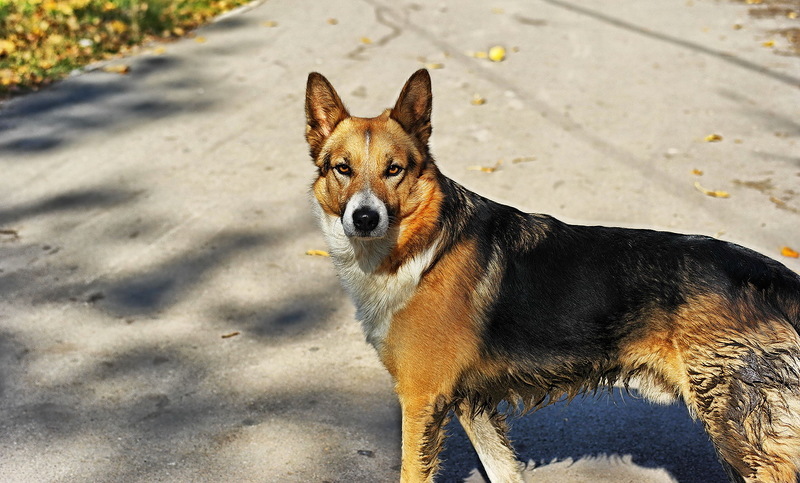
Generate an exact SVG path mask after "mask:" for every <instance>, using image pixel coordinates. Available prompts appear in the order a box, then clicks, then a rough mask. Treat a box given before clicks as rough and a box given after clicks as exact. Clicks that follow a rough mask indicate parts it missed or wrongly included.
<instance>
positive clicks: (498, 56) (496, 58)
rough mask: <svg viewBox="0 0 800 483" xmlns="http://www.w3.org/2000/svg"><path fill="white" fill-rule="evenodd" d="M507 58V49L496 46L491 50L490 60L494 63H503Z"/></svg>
mask: <svg viewBox="0 0 800 483" xmlns="http://www.w3.org/2000/svg"><path fill="white" fill-rule="evenodd" d="M505 58H506V49H505V48H504V47H502V46H500V45H495V46H494V47H492V48H491V49H489V60H491V61H492V62H502V61H503V60H505Z"/></svg>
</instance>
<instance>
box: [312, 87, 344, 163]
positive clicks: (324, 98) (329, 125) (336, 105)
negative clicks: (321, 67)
mask: <svg viewBox="0 0 800 483" xmlns="http://www.w3.org/2000/svg"><path fill="white" fill-rule="evenodd" d="M349 116H350V114H349V113H348V112H347V109H345V107H344V104H343V103H342V100H341V99H339V95H338V94H336V91H335V90H334V89H333V86H332V85H331V83H330V82H328V79H326V78H325V77H324V76H323V75H322V74H319V73H317V72H312V73H310V74H308V83H307V84H306V141H308V145H309V146H310V147H311V157H312V158H313V159H315V160H316V159H317V156H319V152H320V151H321V150H322V145H323V144H324V143H325V140H326V139H328V136H330V135H331V133H332V132H333V129H334V128H335V127H336V125H337V124H339V123H340V122H342V120H344V119H346V118H347V117H349Z"/></svg>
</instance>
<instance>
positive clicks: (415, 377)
mask: <svg viewBox="0 0 800 483" xmlns="http://www.w3.org/2000/svg"><path fill="white" fill-rule="evenodd" d="M474 250H475V248H474V246H471V245H470V244H464V245H461V246H458V247H456V248H455V249H454V250H453V251H452V252H451V253H449V254H448V255H447V256H445V257H444V258H443V259H442V260H441V261H440V262H439V263H438V264H437V265H436V267H435V268H434V269H433V270H432V271H431V272H430V273H429V274H428V275H427V276H426V277H425V278H424V279H423V281H422V282H421V284H420V290H418V291H417V293H416V295H415V296H414V298H412V299H411V301H409V303H408V305H407V306H406V307H405V309H403V310H401V311H400V312H399V313H398V314H397V315H396V316H395V318H394V320H393V321H392V326H391V329H390V330H389V335H388V337H387V338H386V343H385V346H384V349H383V351H382V353H381V359H382V361H383V363H384V365H385V366H386V368H387V369H388V370H389V372H390V373H391V374H392V376H393V377H394V379H395V381H396V391H397V394H398V396H399V398H400V401H401V406H402V409H403V429H404V431H403V437H404V439H403V461H404V463H405V462H408V463H409V464H411V465H415V466H416V463H418V462H419V458H418V455H419V453H420V452H421V451H422V448H423V444H424V442H423V440H422V438H423V437H424V436H425V431H424V426H425V425H427V424H429V423H430V421H431V418H432V417H433V414H432V413H433V406H434V405H435V403H436V401H437V399H438V398H439V397H440V396H444V397H445V398H447V399H449V398H451V397H452V394H453V390H454V388H455V384H456V382H457V381H458V377H459V375H460V374H461V373H462V372H464V370H465V369H466V368H467V367H469V366H471V365H474V364H475V362H476V360H477V359H478V344H479V339H478V334H476V326H475V324H474V318H473V314H472V307H473V302H472V300H471V299H472V294H473V293H474V288H475V285H476V282H477V281H476V280H475V277H474V273H475V272H476V270H474V267H471V266H470V264H469V263H465V261H468V260H474V253H473V252H474ZM433 348H435V350H432V349H433ZM421 428H422V429H423V430H420V429H421ZM406 430H407V431H406ZM405 467H406V465H405V464H404V472H406V473H408V474H409V475H410V474H418V473H420V471H419V468H417V469H415V470H413V471H412V470H410V469H409V470H406V469H405ZM409 472H410V473H409ZM434 472H435V463H432V467H430V468H423V469H422V471H421V473H420V474H433V473H434ZM404 481H405V478H404ZM408 481H413V478H410V476H409V480H408Z"/></svg>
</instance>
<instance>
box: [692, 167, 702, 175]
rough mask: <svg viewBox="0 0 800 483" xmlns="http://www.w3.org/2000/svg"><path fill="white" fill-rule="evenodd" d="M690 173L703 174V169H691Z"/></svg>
mask: <svg viewBox="0 0 800 483" xmlns="http://www.w3.org/2000/svg"><path fill="white" fill-rule="evenodd" d="M692 174H693V175H695V176H703V170H701V169H693V170H692Z"/></svg>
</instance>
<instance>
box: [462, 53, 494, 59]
mask: <svg viewBox="0 0 800 483" xmlns="http://www.w3.org/2000/svg"><path fill="white" fill-rule="evenodd" d="M467 55H469V56H470V57H475V58H476V59H488V58H489V54H488V53H486V52H480V51H479V52H467Z"/></svg>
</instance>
